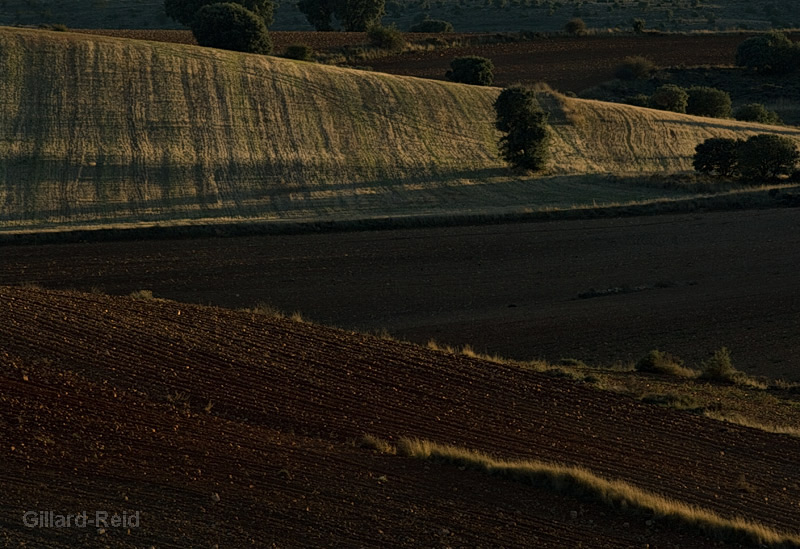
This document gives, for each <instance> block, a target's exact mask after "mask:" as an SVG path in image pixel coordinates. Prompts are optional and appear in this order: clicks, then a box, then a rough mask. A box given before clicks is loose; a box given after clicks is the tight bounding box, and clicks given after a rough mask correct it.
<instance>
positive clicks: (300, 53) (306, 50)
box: [283, 44, 314, 61]
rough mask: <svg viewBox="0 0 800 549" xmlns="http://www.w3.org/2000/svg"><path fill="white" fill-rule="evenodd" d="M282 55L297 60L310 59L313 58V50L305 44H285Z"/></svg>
mask: <svg viewBox="0 0 800 549" xmlns="http://www.w3.org/2000/svg"><path fill="white" fill-rule="evenodd" d="M283 56H284V57H287V58H289V59H297V60H298V61H311V60H312V59H313V58H314V50H313V48H312V47H311V46H307V45H306V44H292V45H290V46H286V51H285V52H284V54H283Z"/></svg>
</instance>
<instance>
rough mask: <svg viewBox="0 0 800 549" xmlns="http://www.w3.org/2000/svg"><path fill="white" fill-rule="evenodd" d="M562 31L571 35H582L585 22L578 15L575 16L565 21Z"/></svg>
mask: <svg viewBox="0 0 800 549" xmlns="http://www.w3.org/2000/svg"><path fill="white" fill-rule="evenodd" d="M564 31H566V32H567V33H568V34H572V35H573V36H583V35H585V34H586V32H587V29H586V23H585V22H584V21H583V19H581V18H580V17H575V18H574V19H570V20H569V21H567V24H566V25H564Z"/></svg>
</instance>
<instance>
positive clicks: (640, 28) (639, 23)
mask: <svg viewBox="0 0 800 549" xmlns="http://www.w3.org/2000/svg"><path fill="white" fill-rule="evenodd" d="M646 24H647V23H646V22H645V20H644V19H638V18H637V19H634V20H633V32H635V33H636V34H640V33H643V32H644V27H645V25H646Z"/></svg>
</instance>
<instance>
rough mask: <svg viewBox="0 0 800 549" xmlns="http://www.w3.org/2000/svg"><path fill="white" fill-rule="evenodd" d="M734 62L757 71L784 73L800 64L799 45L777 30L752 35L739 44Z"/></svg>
mask: <svg viewBox="0 0 800 549" xmlns="http://www.w3.org/2000/svg"><path fill="white" fill-rule="evenodd" d="M736 64H737V65H738V66H740V67H747V68H750V69H755V70H756V71H758V72H763V73H774V74H786V73H789V72H792V71H794V70H797V68H798V65H800V47H799V46H797V45H795V44H794V43H792V41H791V40H789V39H788V38H787V37H786V35H785V34H783V33H781V32H777V31H772V32H769V33H766V34H761V35H758V36H753V37H750V38H748V39H747V40H745V41H743V42H742V43H741V44H739V47H738V48H737V49H736Z"/></svg>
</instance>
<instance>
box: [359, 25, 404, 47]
mask: <svg viewBox="0 0 800 549" xmlns="http://www.w3.org/2000/svg"><path fill="white" fill-rule="evenodd" d="M367 38H369V41H370V44H372V45H373V46H375V47H378V48H381V49H385V50H389V51H400V50H402V49H403V47H405V45H406V41H405V38H403V33H401V32H400V31H399V30H397V28H395V27H381V26H380V25H376V26H374V27H370V29H369V30H368V31H367Z"/></svg>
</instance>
